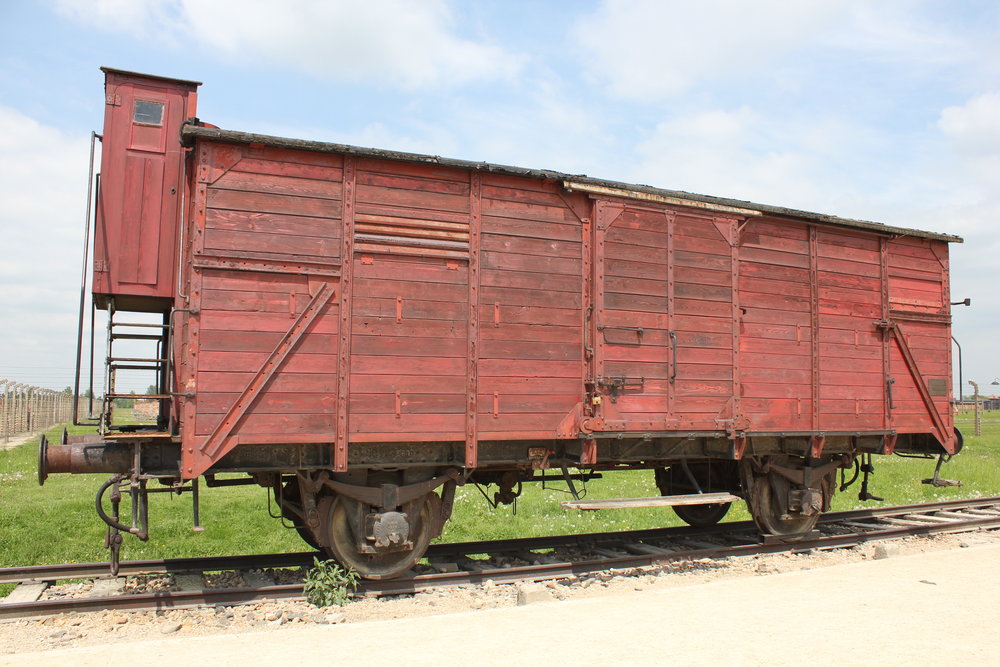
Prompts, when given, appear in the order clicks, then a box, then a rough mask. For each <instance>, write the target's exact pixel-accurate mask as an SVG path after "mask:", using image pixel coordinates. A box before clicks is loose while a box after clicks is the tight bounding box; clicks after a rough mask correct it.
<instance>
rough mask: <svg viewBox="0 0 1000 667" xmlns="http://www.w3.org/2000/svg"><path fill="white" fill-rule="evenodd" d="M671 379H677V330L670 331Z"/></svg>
mask: <svg viewBox="0 0 1000 667" xmlns="http://www.w3.org/2000/svg"><path fill="white" fill-rule="evenodd" d="M670 364H671V366H672V368H671V370H670V381H671V382H673V381H674V380H676V379H677V332H675V331H671V332H670Z"/></svg>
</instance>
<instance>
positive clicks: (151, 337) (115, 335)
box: [111, 333, 163, 340]
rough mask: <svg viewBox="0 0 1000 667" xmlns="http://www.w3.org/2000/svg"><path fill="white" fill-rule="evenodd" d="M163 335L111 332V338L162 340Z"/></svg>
mask: <svg viewBox="0 0 1000 667" xmlns="http://www.w3.org/2000/svg"><path fill="white" fill-rule="evenodd" d="M162 339H163V336H158V335H156V334H121V333H113V334H111V340H162Z"/></svg>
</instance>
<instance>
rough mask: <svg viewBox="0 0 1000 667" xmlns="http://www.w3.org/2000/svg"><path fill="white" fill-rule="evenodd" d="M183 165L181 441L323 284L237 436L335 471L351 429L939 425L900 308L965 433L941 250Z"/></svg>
mask: <svg viewBox="0 0 1000 667" xmlns="http://www.w3.org/2000/svg"><path fill="white" fill-rule="evenodd" d="M192 179H193V181H192V185H191V187H190V193H191V195H190V196H191V199H190V203H189V208H188V211H189V215H188V218H189V219H188V225H189V226H188V231H187V233H188V234H189V238H190V252H189V256H188V257H187V259H188V260H189V261H188V262H187V264H186V267H185V272H186V273H185V282H184V286H185V289H187V290H189V291H190V293H191V307H192V308H194V309H196V310H197V311H198V312H197V314H196V315H191V316H190V317H189V318H187V320H186V321H187V322H188V323H187V324H186V325H184V328H183V334H182V335H183V336H185V337H186V338H185V341H186V344H185V345H183V346H180V348H179V349H181V350H182V351H183V354H182V357H183V358H182V361H181V363H180V364H179V371H178V374H179V377H180V378H181V380H182V383H181V384H182V385H183V386H185V387H188V388H189V389H187V390H190V391H193V392H194V393H195V395H194V397H193V398H188V399H186V400H185V401H184V405H185V411H184V412H183V413H182V421H183V422H184V424H185V425H186V427H185V429H183V430H182V432H183V433H184V436H183V437H184V442H183V446H184V448H185V452H191V451H194V450H197V448H198V447H199V445H200V443H201V442H203V441H204V440H205V439H206V438H208V437H209V436H210V435H211V434H212V433H213V431H215V430H216V429H217V428H219V429H221V428H222V427H221V426H220V423H222V422H223V420H224V418H225V416H226V414H227V412H229V411H230V409H231V408H232V406H233V405H234V402H235V401H236V400H237V399H238V397H239V396H240V394H241V392H243V391H244V389H245V388H246V387H247V386H248V383H250V382H251V380H253V378H254V374H255V373H256V372H257V371H258V370H259V369H260V368H261V365H262V364H263V363H264V362H265V360H266V359H267V358H268V355H269V354H270V353H271V352H272V351H273V350H275V349H276V346H278V345H279V344H280V342H281V341H282V339H283V337H285V336H286V332H288V331H289V330H290V327H291V326H292V325H293V323H294V322H295V321H296V318H297V317H298V316H299V315H300V314H302V313H303V312H305V311H306V310H307V307H308V304H309V303H310V300H311V299H312V298H313V296H314V295H316V294H317V293H320V286H321V285H322V284H323V283H329V284H331V285H333V287H334V296H333V297H331V298H330V300H329V302H328V303H326V304H325V305H323V306H322V310H321V311H320V313H319V315H318V317H317V318H316V319H315V321H314V322H313V323H312V324H311V326H310V327H309V328H308V330H307V331H306V332H305V333H304V334H303V335H302V336H301V338H300V339H299V340H297V342H296V344H295V346H294V349H293V350H292V352H291V353H290V354H289V355H288V357H287V359H286V360H285V361H284V362H283V366H282V367H281V369H280V372H279V373H277V375H276V376H275V377H274V378H273V379H272V380H271V381H270V382H269V383H268V384H267V385H266V387H265V389H264V390H263V391H261V392H260V394H259V395H257V396H255V398H254V399H253V401H252V404H251V405H250V407H249V408H248V409H247V410H246V413H245V414H244V415H243V416H242V418H241V419H242V421H241V422H240V424H239V426H238V427H237V428H236V430H235V431H234V433H235V434H236V435H237V436H238V438H239V442H240V443H253V442H255V441H260V442H287V443H295V442H329V443H331V446H334V447H335V449H336V458H335V460H336V461H337V463H336V465H337V466H338V469H345V468H346V466H347V464H348V462H349V461H350V453H349V444H350V443H351V442H355V443H361V442H366V443H386V446H393V445H392V444H391V443H400V442H421V441H451V442H461V441H464V442H466V450H465V451H466V463H467V464H470V465H474V464H475V461H476V454H477V450H476V445H477V443H478V442H479V441H483V440H504V439H523V440H526V439H555V438H576V437H577V436H578V432H577V426H578V425H579V422H578V421H576V420H577V419H580V418H584V417H586V418H589V419H591V425H592V428H595V429H596V430H598V431H599V430H602V429H603V430H609V431H617V432H621V431H629V430H633V431H650V430H652V431H664V430H666V431H670V430H700V431H712V432H715V433H718V432H720V431H723V430H733V431H735V430H742V429H747V430H748V431H750V432H751V433H771V432H809V433H825V432H838V431H841V432H842V431H876V432H882V431H890V430H893V429H895V430H898V431H899V432H930V429H931V428H932V427H933V423H932V422H933V420H932V418H931V415H930V414H929V413H928V410H927V406H926V395H925V393H922V390H921V389H922V387H923V388H926V386H923V385H919V384H918V380H915V379H914V377H913V373H912V372H911V370H912V369H910V368H909V367H908V366H907V362H906V355H904V354H903V352H902V349H901V347H900V345H898V344H896V343H895V342H893V341H890V340H889V337H890V336H889V335H887V334H886V333H885V332H884V331H885V326H884V324H883V325H880V324H879V323H880V322H883V323H884V322H886V321H889V320H891V321H892V322H895V323H896V324H897V325H898V327H899V331H900V336H901V337H902V340H903V343H904V344H905V346H906V349H907V350H908V351H909V355H910V356H911V357H912V359H913V360H914V361H915V363H916V365H917V366H918V367H919V368H918V369H917V370H918V373H919V376H920V378H921V379H920V380H919V382H923V381H924V380H923V378H933V379H937V380H944V382H945V384H946V385H947V387H948V388H947V390H946V391H943V392H942V391H940V382H936V383H935V393H936V394H940V395H935V396H934V397H933V399H932V400H933V404H934V406H935V407H936V409H937V412H938V413H939V415H940V418H941V419H942V420H944V423H945V424H946V425H947V427H948V428H950V427H951V424H952V421H951V414H950V410H949V400H950V398H951V397H950V391H951V382H950V379H949V378H950V368H951V358H950V326H949V310H948V298H949V297H948V290H949V286H948V283H947V268H948V259H947V246H946V244H945V243H944V242H941V241H929V240H926V239H913V238H906V237H901V238H891V239H890V238H889V237H887V236H884V235H878V234H876V233H873V232H869V231H865V230H851V229H847V228H843V227H833V226H830V225H823V224H820V223H816V222H804V221H802V220H797V219H791V218H785V217H777V216H774V215H760V216H745V215H743V216H741V215H740V214H738V213H733V212H730V211H727V212H725V213H724V214H717V213H714V212H712V211H705V210H698V209H695V208H690V207H684V206H680V205H675V204H667V203H657V202H645V201H643V202H635V201H630V200H625V199H620V198H615V197H605V196H603V195H601V196H597V195H593V196H587V195H585V194H582V193H575V192H574V193H570V192H566V191H564V190H563V189H562V184H561V183H560V182H559V181H555V180H541V179H537V178H528V177H519V176H513V175H509V174H498V173H492V172H488V171H475V170H471V169H463V168H458V167H443V166H440V165H435V164H419V163H409V162H402V161H393V160H388V159H378V158H375V157H354V156H348V157H343V156H340V155H337V154H326V153H309V152H308V151H304V150H302V151H300V150H290V149H280V148H275V147H266V146H257V145H252V146H243V147H239V146H232V145H228V144H224V143H221V142H220V143H215V142H211V141H203V142H201V143H200V144H199V146H198V148H197V170H196V172H195V174H193V176H192ZM345 229H346V230H347V231H346V232H345ZM880 326H881V328H880ZM890 378H891V379H892V380H893V384H892V402H891V404H890V401H889V396H888V391H887V380H888V379H890ZM616 382H618V383H619V384H618V386H614V385H615V383H616ZM593 418H596V419H593ZM192 425H193V427H192ZM597 451H598V454H592V453H591V454H588V456H599V452H600V451H601V449H600V445H598V447H597ZM196 460H197V454H190V453H185V459H184V465H185V466H187V467H190V466H189V463H191V462H192V461H196ZM203 463H205V462H204V461H201V462H200V463H199V465H200V464H203ZM208 463H211V462H208Z"/></svg>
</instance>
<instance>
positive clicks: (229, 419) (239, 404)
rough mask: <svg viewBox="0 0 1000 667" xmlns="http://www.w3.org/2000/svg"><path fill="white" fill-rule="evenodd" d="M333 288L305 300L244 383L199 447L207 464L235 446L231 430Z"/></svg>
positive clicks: (321, 289) (322, 287)
mask: <svg viewBox="0 0 1000 667" xmlns="http://www.w3.org/2000/svg"><path fill="white" fill-rule="evenodd" d="M333 293H334V288H333V287H332V286H331V285H330V283H323V284H322V285H320V287H319V290H317V292H316V294H315V296H313V298H312V299H311V300H310V301H309V303H308V304H307V305H306V307H305V309H303V311H302V312H301V313H299V316H298V317H297V318H296V319H295V322H294V323H293V324H292V326H291V328H289V329H288V331H286V332H285V335H283V336H282V337H281V340H280V341H279V342H278V344H277V346H275V348H274V350H273V351H272V352H271V354H269V355H268V356H267V359H266V360H265V361H264V364H263V365H262V366H261V367H260V368H259V369H258V370H257V372H256V373H254V376H253V378H252V379H251V380H250V382H249V383H247V386H246V387H244V389H243V391H242V392H240V395H239V396H238V397H237V399H236V400H235V401H234V402H233V404H232V405H231V406H229V410H228V411H227V412H226V415H225V417H223V418H222V421H220V422H219V425H218V426H216V427H215V430H214V431H212V434H211V435H210V436H208V439H207V440H205V444H204V445H202V453H203V454H204V456H205V459H207V460H208V461H217V460H218V459H219V457H220V456H222V455H224V454H226V453H227V452H228V451H229V450H231V449H232V448H233V447H235V446H236V443H237V440H236V439H235V438H232V437H231V436H232V434H233V431H235V430H236V427H237V426H239V424H240V422H241V421H242V420H243V418H244V417H245V416H246V414H247V411H249V410H250V408H251V407H252V406H253V404H254V402H255V401H256V400H257V399H258V398H259V397H260V395H261V393H262V392H263V391H264V389H265V388H266V387H267V385H268V384H269V383H270V381H271V380H272V379H273V378H274V375H275V373H277V371H278V369H279V368H280V367H281V365H282V364H283V363H284V362H285V359H287V358H288V355H289V354H291V353H292V351H293V350H294V349H295V347H296V346H297V345H298V344H299V341H301V340H302V337H303V335H305V333H306V331H308V329H309V327H310V325H312V323H313V322H315V321H316V318H317V317H318V316H319V314H320V312H321V311H322V310H323V306H325V305H326V304H327V302H328V301H329V300H330V299H331V298H332V297H333Z"/></svg>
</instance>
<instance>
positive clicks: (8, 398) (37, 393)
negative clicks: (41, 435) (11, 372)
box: [0, 378, 85, 443]
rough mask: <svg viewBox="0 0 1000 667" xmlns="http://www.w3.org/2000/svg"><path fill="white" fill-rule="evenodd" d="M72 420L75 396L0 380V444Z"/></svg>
mask: <svg viewBox="0 0 1000 667" xmlns="http://www.w3.org/2000/svg"><path fill="white" fill-rule="evenodd" d="M80 400H81V406H82V401H84V400H85V399H83V398H82V397H81V399H80ZM72 419H73V395H72V394H68V393H66V392H62V391H56V390H55V389H48V388H46V387H35V386H32V385H30V384H25V383H23V382H14V381H13V380H5V379H3V378H0V442H2V443H7V442H9V441H10V439H11V438H13V437H16V436H21V435H28V434H32V433H38V432H41V431H44V430H45V429H47V428H50V427H52V426H55V425H56V424H64V423H66V422H69V421H70V420H72Z"/></svg>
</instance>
